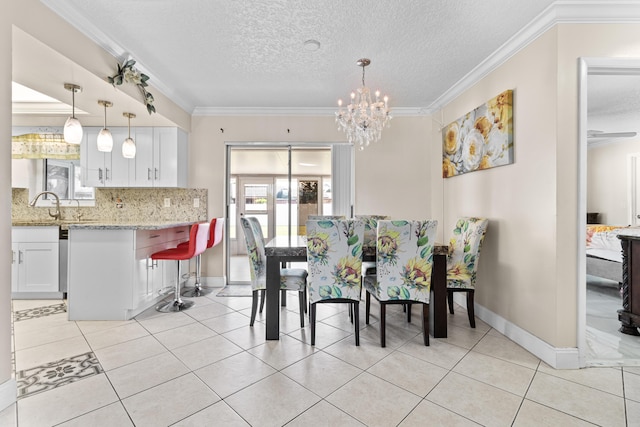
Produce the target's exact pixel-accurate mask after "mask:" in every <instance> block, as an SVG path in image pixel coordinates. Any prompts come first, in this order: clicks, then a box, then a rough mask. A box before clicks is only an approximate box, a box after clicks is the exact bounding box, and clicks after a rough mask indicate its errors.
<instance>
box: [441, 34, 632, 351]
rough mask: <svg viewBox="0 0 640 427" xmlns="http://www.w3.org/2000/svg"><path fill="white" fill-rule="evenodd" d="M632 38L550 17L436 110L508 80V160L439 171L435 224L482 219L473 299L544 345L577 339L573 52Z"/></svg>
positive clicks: (452, 114)
mask: <svg viewBox="0 0 640 427" xmlns="http://www.w3.org/2000/svg"><path fill="white" fill-rule="evenodd" d="M638 40H640V26H638V25H585V24H580V25H577V24H575V25H558V26H556V27H554V28H552V29H551V30H549V31H548V32H546V33H545V34H544V35H542V36H541V37H539V38H538V39H537V40H535V41H534V42H533V43H531V44H530V45H529V46H528V47H526V48H525V49H523V50H522V51H520V52H518V53H517V54H516V55H514V56H513V57H512V58H510V59H509V60H508V61H506V62H505V63H504V64H503V65H501V66H500V67H498V68H497V69H496V70H494V71H493V72H491V73H490V74H489V75H488V76H487V77H485V78H484V79H482V81H480V82H479V83H478V84H476V85H475V86H474V87H473V88H471V89H469V90H467V91H466V92H465V93H464V94H463V95H461V96H459V97H458V98H457V99H455V100H454V101H453V102H451V103H450V104H449V105H447V106H446V107H445V108H444V109H443V110H442V111H441V112H440V113H441V114H442V116H443V117H444V120H443V123H444V124H446V123H449V122H451V121H453V120H455V119H457V118H458V117H459V116H461V115H462V114H464V113H466V112H467V111H469V110H471V109H473V108H475V107H477V106H478V105H480V104H481V103H483V102H485V101H486V100H487V99H489V98H491V97H493V96H495V95H497V94H498V93H500V92H501V91H503V90H505V89H513V90H514V143H515V163H514V164H513V165H509V166H504V167H500V168H496V169H492V170H489V171H481V172H476V173H472V174H468V175H463V176H459V177H454V178H449V179H446V180H444V187H443V192H444V197H443V200H444V203H443V217H444V229H445V230H447V229H450V228H451V226H452V225H453V221H455V218H456V217H458V216H463V215H472V214H473V215H481V216H486V217H488V218H489V219H490V225H489V230H488V234H487V238H486V241H485V246H484V247H483V254H482V262H480V267H479V274H478V288H477V291H476V301H477V302H478V303H479V304H480V305H482V306H484V307H486V308H488V309H489V310H490V311H492V312H493V313H495V314H497V315H499V316H501V317H503V318H504V319H506V320H507V321H508V322H511V323H513V324H515V325H516V326H518V327H520V328H522V329H524V330H526V331H528V332H530V333H532V334H533V335H535V336H536V337H538V338H540V339H542V340H543V341H546V342H547V343H549V344H550V345H552V346H553V347H557V348H562V347H576V346H577V345H578V343H577V294H578V283H577V280H578V279H577V277H578V275H577V268H578V262H577V252H578V250H577V248H578V244H580V242H581V241H582V237H583V236H584V234H583V233H584V231H583V230H578V227H577V224H578V170H579V167H582V166H580V165H579V161H578V59H579V58H580V57H640V43H638ZM433 143H434V144H435V143H437V142H436V141H435V140H434V141H433ZM433 203H434V205H435V204H436V201H435V200H434V202H433Z"/></svg>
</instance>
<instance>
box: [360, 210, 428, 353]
mask: <svg viewBox="0 0 640 427" xmlns="http://www.w3.org/2000/svg"><path fill="white" fill-rule="evenodd" d="M437 228H438V221H435V220H427V221H408V220H394V221H390V220H380V221H378V240H377V253H376V274H375V276H367V277H365V278H364V288H365V290H366V291H367V295H366V302H365V303H366V323H367V324H369V314H370V305H371V295H373V296H374V298H376V299H377V300H378V302H379V303H380V345H381V346H382V347H385V346H386V331H385V329H386V306H387V304H404V305H407V304H408V305H409V310H410V304H415V303H417V304H422V328H423V332H422V334H423V337H424V345H429V300H430V292H431V271H432V270H433V245H434V241H435V235H436V230H437ZM408 319H410V318H409V317H408Z"/></svg>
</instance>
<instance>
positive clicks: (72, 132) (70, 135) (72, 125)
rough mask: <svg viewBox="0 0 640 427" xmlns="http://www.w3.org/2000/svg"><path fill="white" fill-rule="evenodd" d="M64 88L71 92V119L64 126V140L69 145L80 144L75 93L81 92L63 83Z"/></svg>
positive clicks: (75, 86)
mask: <svg viewBox="0 0 640 427" xmlns="http://www.w3.org/2000/svg"><path fill="white" fill-rule="evenodd" d="M64 88H65V89H67V90H70V91H71V117H69V118H68V119H67V121H66V123H65V124H64V140H65V141H66V142H67V143H69V144H76V145H77V144H80V143H81V142H82V125H81V124H80V121H79V120H78V119H76V97H75V95H76V92H79V91H81V90H82V88H81V87H80V86H78V85H75V84H72V83H65V84H64Z"/></svg>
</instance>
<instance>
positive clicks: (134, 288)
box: [68, 226, 189, 320]
mask: <svg viewBox="0 0 640 427" xmlns="http://www.w3.org/2000/svg"><path fill="white" fill-rule="evenodd" d="M188 239H189V226H176V227H168V228H161V229H154V230H136V229H120V228H116V229H101V228H98V229H94V228H74V227H73V226H70V228H69V261H70V262H69V273H68V277H69V279H68V280H69V289H68V306H69V308H68V311H69V320H128V319H131V318H132V317H134V316H135V315H137V314H138V313H141V312H142V311H144V310H146V309H147V308H150V307H153V305H154V304H156V303H158V302H159V301H160V300H161V299H162V298H163V297H164V296H166V294H161V293H159V290H161V289H163V288H166V287H172V288H173V287H174V286H175V278H176V274H175V262H173V261H158V262H157V263H156V262H152V261H151V260H150V259H149V258H150V257H151V254H153V253H154V252H157V251H161V250H164V249H168V248H173V247H176V246H177V245H178V244H179V243H181V242H183V241H187V240H188ZM172 272H173V274H171V273H172Z"/></svg>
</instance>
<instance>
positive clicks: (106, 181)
mask: <svg viewBox="0 0 640 427" xmlns="http://www.w3.org/2000/svg"><path fill="white" fill-rule="evenodd" d="M101 129H102V128H101V127H85V128H84V135H83V138H82V147H81V148H80V165H81V168H82V175H81V176H82V178H81V179H82V185H84V186H87V187H127V186H128V185H129V176H130V170H131V169H132V168H133V166H134V164H133V159H125V158H124V157H122V142H124V140H125V139H126V138H127V137H128V130H127V128H121V127H118V128H109V130H110V131H111V135H112V136H113V150H112V151H111V152H110V153H105V152H102V151H98V147H97V140H98V134H99V133H100V130H101Z"/></svg>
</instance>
